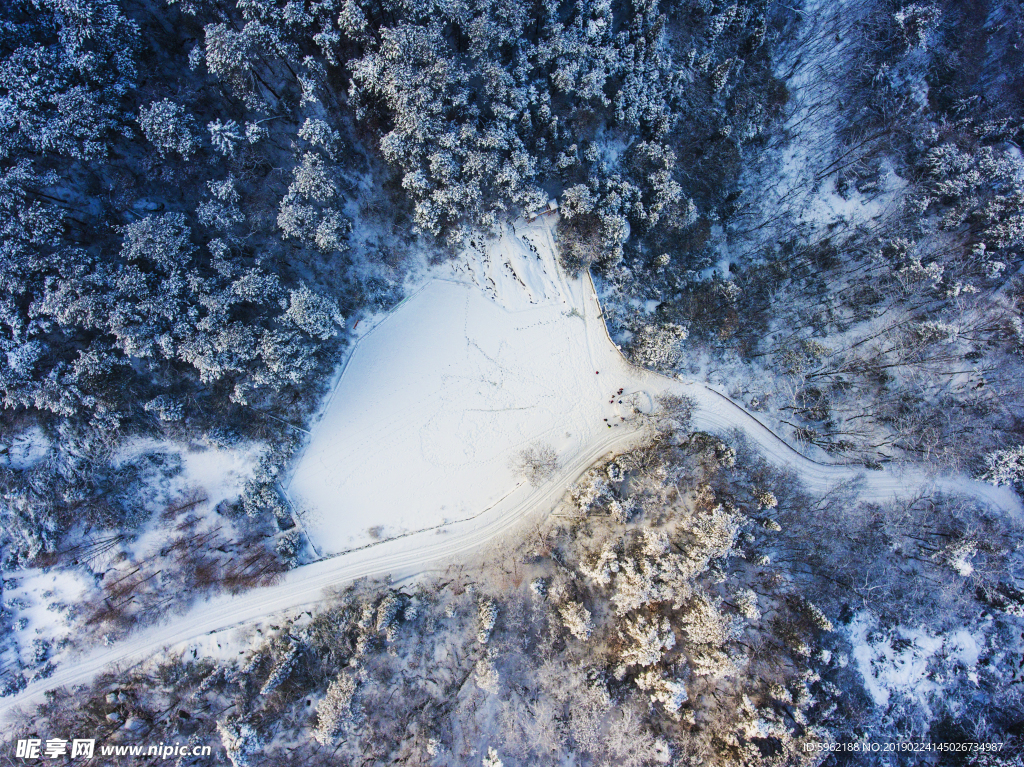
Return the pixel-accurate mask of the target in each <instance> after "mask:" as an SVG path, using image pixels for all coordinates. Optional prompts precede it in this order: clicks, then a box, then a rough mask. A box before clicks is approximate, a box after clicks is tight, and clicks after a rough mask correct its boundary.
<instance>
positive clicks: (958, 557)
mask: <svg viewBox="0 0 1024 767" xmlns="http://www.w3.org/2000/svg"><path fill="white" fill-rule="evenodd" d="M977 553H978V541H977V540H975V539H974V538H971V537H964V538H958V539H956V540H954V541H951V542H950V543H949V544H948V545H947V546H945V547H944V548H943V549H942V550H941V551H939V552H938V553H937V554H936V555H935V557H936V559H938V560H939V561H941V562H944V563H945V564H947V565H949V567H951V568H952V569H953V570H954V571H955V572H956V573H957V574H958V575H962V576H963V577H964V578H966V577H968V576H970V575H972V574H973V573H974V563H973V562H971V559H972V558H973V557H974V555H975V554H977Z"/></svg>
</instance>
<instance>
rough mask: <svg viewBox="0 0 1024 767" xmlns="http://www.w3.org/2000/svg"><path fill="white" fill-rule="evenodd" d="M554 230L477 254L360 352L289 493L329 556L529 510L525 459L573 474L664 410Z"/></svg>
mask: <svg viewBox="0 0 1024 767" xmlns="http://www.w3.org/2000/svg"><path fill="white" fill-rule="evenodd" d="M549 220H550V219H545V218H541V219H538V220H537V221H536V222H535V223H533V224H531V225H523V226H520V227H519V229H518V230H516V231H514V230H512V229H511V228H509V230H508V231H507V232H506V233H505V234H504V235H503V236H502V237H501V238H500V239H498V240H495V241H492V242H490V243H488V244H487V246H486V247H485V248H480V249H474V250H470V251H469V252H467V253H464V254H463V255H462V256H461V257H460V258H459V259H458V260H457V261H455V262H454V263H452V264H448V265H445V267H443V270H444V271H440V270H439V272H440V273H435V278H434V279H432V280H431V281H429V282H428V283H427V284H425V285H424V286H423V287H422V288H420V289H419V290H418V291H416V292H415V293H414V294H413V295H411V296H410V297H409V298H408V299H407V300H406V301H405V302H403V303H402V304H401V305H400V306H399V307H398V308H397V309H396V310H395V311H393V312H392V313H391V314H390V315H388V316H387V317H386V318H385V319H383V320H382V321H381V322H380V323H379V324H378V325H377V326H376V327H374V328H373V329H372V330H371V331H370V332H368V333H366V334H365V335H364V336H363V337H362V338H361V339H360V341H359V343H358V345H357V347H356V349H355V350H354V351H353V353H352V355H351V357H350V359H349V362H348V365H347V367H346V368H345V371H344V373H343V374H342V376H341V378H340V380H339V383H338V385H337V387H336V389H335V391H334V392H333V394H332V396H331V399H330V401H329V404H328V405H327V407H326V408H325V411H324V413H323V416H322V418H321V420H320V421H319V423H318V424H317V426H316V427H315V430H314V434H313V437H312V438H311V440H310V443H309V445H308V447H307V448H306V449H305V451H304V453H303V455H302V457H301V458H300V460H299V461H298V463H297V465H296V467H295V470H294V472H293V474H292V477H291V480H290V483H289V485H288V492H289V495H290V497H291V500H292V502H293V504H294V505H295V507H296V509H297V510H298V512H299V514H300V517H301V519H302V521H303V524H304V526H305V528H306V531H307V533H308V534H309V537H310V540H311V541H312V543H313V545H314V546H315V548H316V549H317V552H318V553H319V554H321V555H323V556H329V555H332V554H337V553H340V552H343V551H346V550H350V549H353V548H357V547H359V546H363V545H366V544H369V543H373V542H375V541H377V540H382V539H389V538H394V537H397V536H401V535H404V534H406V533H409V532H414V531H420V530H424V529H428V528H433V527H437V526H439V525H444V524H447V523H450V522H453V521H460V520H466V519H469V518H471V517H474V516H476V515H478V514H480V513H481V512H484V511H486V510H488V509H490V508H491V507H494V506H495V505H496V504H499V503H506V504H509V505H514V504H515V503H516V502H517V501H518V500H519V498H518V496H520V495H523V494H526V493H528V492H529V488H528V487H527V486H526V482H525V480H524V479H523V478H522V476H521V475H520V473H519V472H518V471H516V470H515V469H514V468H513V467H512V466H511V462H512V459H513V458H514V457H515V456H516V455H517V454H518V453H519V452H520V451H522V450H524V449H528V448H530V447H539V446H547V447H550V448H552V449H554V450H555V452H556V453H557V454H558V461H559V465H560V466H565V465H567V464H571V463H573V462H574V459H575V458H577V457H578V456H579V455H580V454H581V453H582V452H584V450H586V449H587V448H589V447H591V446H592V445H593V444H594V442H595V441H598V440H601V439H605V438H607V437H608V436H609V432H613V433H614V432H616V431H618V430H624V431H625V430H631V429H630V424H629V419H631V418H632V413H633V407H634V405H637V406H639V408H640V409H641V410H650V408H651V399H650V396H649V395H648V394H647V393H646V392H645V391H644V390H643V387H642V381H643V379H644V378H645V376H644V375H643V374H640V375H639V376H638V374H637V371H635V370H632V369H630V368H629V366H628V365H626V363H625V362H624V361H623V360H622V358H621V356H620V355H619V354H618V352H617V350H616V349H615V348H614V347H613V346H612V345H611V344H610V343H609V342H608V340H607V337H606V335H605V331H604V327H603V320H602V319H601V317H600V308H599V306H598V304H597V302H596V300H595V299H594V298H593V295H592V291H591V290H590V289H589V286H588V285H585V282H584V279H585V278H576V279H573V280H568V279H566V278H565V277H564V276H563V275H562V274H561V272H560V271H559V270H558V269H557V267H556V264H555V261H554V247H553V242H552V241H551V236H552V234H551V229H550V226H549ZM620 388H624V389H625V391H624V392H623V393H622V394H621V395H619V394H618V390H619V389H620ZM620 401H621V404H620Z"/></svg>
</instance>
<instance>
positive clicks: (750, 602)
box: [736, 589, 761, 621]
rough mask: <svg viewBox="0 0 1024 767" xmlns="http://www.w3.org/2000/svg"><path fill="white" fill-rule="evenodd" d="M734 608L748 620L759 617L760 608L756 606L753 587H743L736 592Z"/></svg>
mask: <svg viewBox="0 0 1024 767" xmlns="http://www.w3.org/2000/svg"><path fill="white" fill-rule="evenodd" d="M736 609H737V610H738V611H739V614H740V615H742V616H743V617H744V618H746V619H747V620H749V621H756V620H758V619H759V618H760V617H761V610H760V609H759V608H758V606H757V594H756V593H755V592H754V590H753V589H743V590H742V591H740V592H739V593H738V594H736Z"/></svg>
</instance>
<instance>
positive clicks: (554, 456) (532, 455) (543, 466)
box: [511, 445, 558, 487]
mask: <svg viewBox="0 0 1024 767" xmlns="http://www.w3.org/2000/svg"><path fill="white" fill-rule="evenodd" d="M511 465H512V468H513V470H515V472H516V473H517V474H520V475H521V476H522V477H523V478H524V479H525V480H526V481H527V482H529V483H530V484H531V485H533V486H534V487H539V486H540V485H542V484H544V482H545V480H547V479H549V478H550V477H551V476H552V475H553V474H554V473H555V472H556V471H557V470H558V453H556V452H555V449H554V448H553V447H551V446H550V445H531V446H530V447H527V448H524V449H523V450H520V451H519V452H518V453H516V455H514V456H513V457H512V460H511Z"/></svg>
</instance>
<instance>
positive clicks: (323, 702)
mask: <svg viewBox="0 0 1024 767" xmlns="http://www.w3.org/2000/svg"><path fill="white" fill-rule="evenodd" d="M355 691H356V682H355V680H354V679H353V678H352V676H351V675H349V674H345V673H342V674H340V675H339V676H338V677H337V678H336V679H334V680H333V681H332V682H331V683H330V685H328V687H327V693H326V694H325V695H324V697H323V698H321V699H320V702H319V703H317V705H316V726H315V727H314V728H313V739H314V740H316V742H317V743H319V744H320V745H322V746H326V745H328V744H329V743H333V742H334V739H335V737H337V735H338V733H339V732H340V731H341V730H343V729H344V728H345V727H346V726H347V725H349V724H350V723H351V722H352V721H353V714H352V696H353V695H355Z"/></svg>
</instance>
